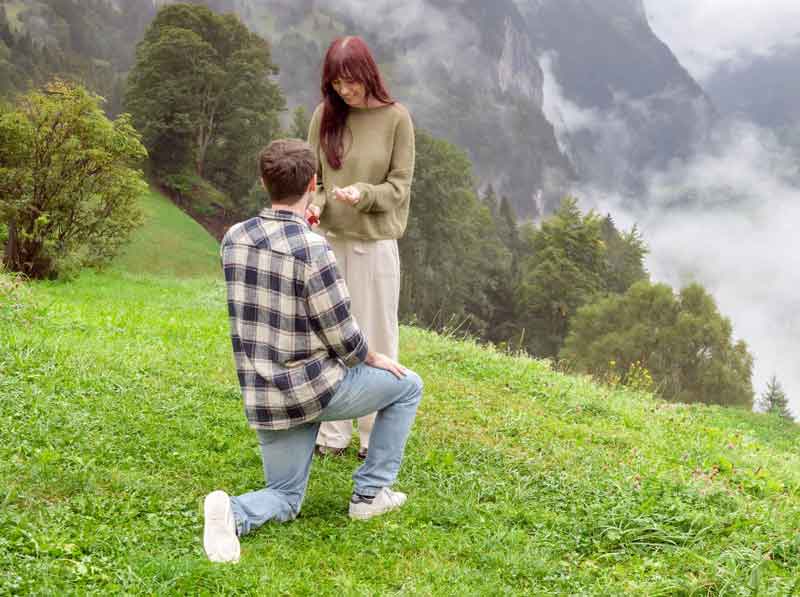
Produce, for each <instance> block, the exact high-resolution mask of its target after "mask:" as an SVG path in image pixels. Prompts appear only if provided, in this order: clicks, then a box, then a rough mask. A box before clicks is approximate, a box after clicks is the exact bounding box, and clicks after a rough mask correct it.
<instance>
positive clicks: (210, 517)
mask: <svg viewBox="0 0 800 597" xmlns="http://www.w3.org/2000/svg"><path fill="white" fill-rule="evenodd" d="M259 164H260V169H261V178H262V181H263V183H264V185H265V186H266V188H267V190H268V191H269V194H270V196H271V198H272V208H271V209H264V210H263V211H262V212H261V213H260V214H259V215H258V216H257V217H255V218H252V219H250V220H247V221H246V222H241V223H239V224H236V225H235V226H233V227H232V228H231V229H230V230H229V231H228V233H227V234H226V235H225V238H224V239H223V241H222V248H221V252H222V265H223V268H224V270H225V282H226V285H227V289H228V312H229V315H230V323H231V339H232V341H233V353H234V357H235V361H236V369H237V372H238V374H239V384H240V385H241V389H242V396H243V398H244V408H245V413H246V415H247V418H248V421H249V423H250V426H251V427H252V428H253V429H255V430H256V433H257V434H258V441H259V444H260V445H261V457H262V461H263V464H264V475H265V477H266V489H261V490H259V491H254V492H252V493H247V494H244V495H240V496H236V497H230V496H228V494H226V493H225V492H223V491H214V492H212V493H210V494H209V495H208V496H206V499H205V530H204V536H203V544H204V547H205V550H206V554H207V555H208V557H209V559H211V560H213V561H216V562H235V561H237V560H238V559H239V537H241V536H242V535H245V534H247V533H250V532H252V531H253V530H255V529H257V528H258V527H259V526H261V525H262V524H264V523H265V522H267V521H269V520H276V521H280V522H285V521H289V520H292V519H294V518H295V517H296V516H297V515H298V513H299V512H300V506H301V505H302V503H303V496H304V494H305V490H306V485H307V483H308V474H309V469H310V467H311V460H312V455H313V453H314V442H315V438H316V437H317V430H318V428H319V425H320V423H321V422H322V421H337V420H352V419H356V418H358V417H361V416H364V415H367V414H369V413H372V412H375V411H377V412H378V416H377V418H376V420H375V427H374V429H373V432H372V440H371V441H370V447H369V454H368V456H367V459H366V461H365V462H364V463H363V464H362V465H361V466H360V468H359V469H358V470H357V471H356V472H355V473H354V475H353V482H354V490H353V495H352V498H351V499H350V517H351V518H355V519H367V518H371V517H373V516H377V515H379V514H383V513H385V512H388V511H389V510H393V509H395V508H399V507H400V506H402V505H403V503H404V502H405V500H406V496H405V494H402V493H399V492H395V491H392V489H391V486H392V483H394V481H395V479H396V478H397V473H398V471H399V469H400V463H401V462H402V459H403V452H404V450H405V445H406V439H407V438H408V434H409V431H410V430H411V425H412V423H413V422H414V417H415V416H416V412H417V405H418V404H419V401H420V399H421V397H422V381H421V380H420V378H419V377H418V376H417V375H416V374H415V373H413V372H411V371H409V370H407V369H405V368H404V367H403V366H401V365H400V364H399V363H397V362H395V361H393V360H392V359H390V358H388V357H386V356H384V355H382V354H378V353H373V352H371V351H370V350H369V347H368V346H367V341H366V339H365V338H364V336H363V334H362V333H361V331H360V330H359V328H358V324H357V323H356V321H355V320H354V319H353V317H352V315H351V313H350V297H349V295H348V291H347V287H346V286H345V283H344V280H343V279H342V277H341V276H340V275H339V271H338V270H337V267H336V259H335V258H334V256H333V252H332V251H331V249H330V247H329V246H328V243H327V241H326V240H325V239H324V238H323V237H322V236H320V235H318V234H316V233H314V232H313V231H312V230H311V229H310V227H309V225H308V224H307V223H306V221H305V212H306V207H307V205H308V202H309V200H310V192H311V191H312V190H313V189H314V188H315V187H316V170H317V162H316V156H315V154H314V152H313V151H312V149H311V147H310V146H309V145H308V144H307V143H305V142H304V141H300V140H294V139H288V140H287V139H284V140H279V141H274V142H273V143H272V144H270V145H269V147H267V148H266V149H265V150H264V151H263V152H262V153H261V155H260V157H259Z"/></svg>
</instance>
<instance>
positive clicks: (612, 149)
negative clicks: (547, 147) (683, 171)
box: [518, 0, 715, 189]
mask: <svg viewBox="0 0 800 597" xmlns="http://www.w3.org/2000/svg"><path fill="white" fill-rule="evenodd" d="M518 5H519V7H520V10H521V12H522V13H523V14H524V16H525V20H526V23H527V28H528V32H529V35H530V37H531V39H532V43H533V45H534V46H535V48H536V51H537V52H538V53H539V54H540V55H545V56H547V58H548V61H547V65H548V66H549V67H550V69H549V72H548V73H547V74H548V76H549V77H551V79H552V80H551V81H550V82H551V83H552V85H549V86H548V87H550V88H552V86H553V85H554V86H555V87H556V88H557V89H558V90H559V91H560V97H558V98H557V100H558V103H560V104H561V105H555V106H552V107H553V108H554V110H548V116H549V117H550V118H551V120H553V122H554V124H556V128H557V129H558V132H559V139H560V141H561V143H562V147H563V148H564V150H565V151H567V152H568V153H569V154H570V156H572V159H573V162H574V164H575V166H576V168H577V170H578V173H579V175H580V177H581V178H582V179H585V180H589V181H590V182H593V183H595V184H600V185H604V186H608V187H612V188H617V189H620V188H623V189H624V188H628V189H635V188H636V187H637V184H638V183H639V182H640V180H639V177H640V176H641V173H642V172H643V171H646V170H647V169H649V168H660V167H663V166H665V165H666V164H667V163H668V162H669V161H670V160H672V159H675V158H681V157H686V156H689V155H690V154H691V153H692V151H693V149H694V148H695V147H696V145H697V144H698V143H700V142H701V141H702V140H703V139H704V138H705V137H706V135H707V134H708V132H709V130H710V127H711V123H712V122H713V120H714V118H715V111H714V107H713V105H712V104H711V101H710V100H709V99H708V98H707V97H706V95H705V94H704V92H703V90H702V89H701V88H700V86H699V85H698V84H697V83H696V82H695V81H694V80H693V79H692V78H691V76H690V75H689V74H688V72H686V70H685V69H684V68H683V67H682V66H681V65H680V64H679V63H678V61H677V59H676V58H675V56H674V55H673V54H672V52H671V51H670V49H669V48H668V47H667V46H666V45H665V44H664V43H663V42H661V41H660V40H659V39H658V38H657V37H656V35H655V34H654V33H653V31H652V29H651V28H650V25H649V23H648V22H647V17H646V13H645V11H644V6H643V3H642V1H641V0H607V1H604V2H602V3H598V2H592V1H591V0H518ZM564 104H566V105H564Z"/></svg>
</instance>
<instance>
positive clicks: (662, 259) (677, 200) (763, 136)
mask: <svg viewBox="0 0 800 597" xmlns="http://www.w3.org/2000/svg"><path fill="white" fill-rule="evenodd" d="M648 179H649V186H648V190H647V193H646V195H645V197H644V198H637V199H636V200H633V199H631V198H629V197H624V196H621V195H618V194H614V193H608V192H603V191H601V190H598V189H586V190H583V191H581V192H580V193H579V195H580V196H581V198H582V200H583V201H584V203H585V205H586V206H587V207H594V208H596V209H598V210H600V211H602V212H610V213H611V214H612V215H613V216H614V217H615V218H616V220H617V222H618V223H620V224H622V225H624V226H630V225H632V224H633V223H637V224H638V225H639V226H640V228H641V230H642V232H643V234H644V237H645V240H646V241H647V243H648V245H649V247H650V249H651V254H650V256H649V260H648V267H649V270H650V272H651V273H652V277H653V278H654V279H655V280H657V281H660V282H666V283H668V284H671V285H672V286H674V287H675V288H680V287H683V286H685V285H686V284H687V283H690V282H693V281H697V282H700V283H701V284H703V285H704V286H705V287H706V288H707V289H708V290H709V291H710V292H711V293H712V294H713V295H714V297H715V298H716V300H717V303H718V305H719V308H720V310H721V312H722V313H723V314H724V315H726V316H727V317H729V318H730V319H731V321H732V322H733V326H734V333H735V335H736V337H737V338H742V339H744V340H745V341H746V342H747V343H748V345H749V346H750V349H751V352H752V353H753V354H754V356H755V359H756V362H755V371H754V378H753V382H754V386H755V389H756V393H757V394H760V393H762V391H763V390H764V388H765V387H766V383H767V380H768V379H769V378H770V377H771V376H772V375H773V374H775V375H777V377H778V380H779V381H780V382H781V383H782V384H783V386H784V389H785V390H786V392H787V395H788V396H789V399H790V402H791V405H792V408H793V411H794V412H795V413H796V414H798V415H800V367H798V366H797V363H798V347H800V235H799V234H798V233H797V222H800V187H799V186H798V184H797V182H798V176H797V167H796V159H795V158H793V156H792V154H791V153H790V152H789V151H788V150H787V149H785V148H784V147H782V146H781V145H780V143H779V142H778V141H777V139H776V138H775V137H774V136H773V135H772V134H771V133H769V132H766V131H764V130H761V129H758V128H757V127H755V126H753V125H750V124H743V123H734V124H729V125H728V126H726V127H725V128H724V130H721V131H718V132H717V133H716V134H715V136H714V139H713V140H712V142H711V144H710V146H709V147H708V148H707V149H706V151H704V152H702V153H701V154H699V155H698V156H697V157H696V158H694V159H693V160H691V161H689V162H688V163H682V164H677V163H676V164H675V165H674V166H673V167H672V168H670V169H668V170H666V171H663V172H653V173H652V174H651V176H649V177H648Z"/></svg>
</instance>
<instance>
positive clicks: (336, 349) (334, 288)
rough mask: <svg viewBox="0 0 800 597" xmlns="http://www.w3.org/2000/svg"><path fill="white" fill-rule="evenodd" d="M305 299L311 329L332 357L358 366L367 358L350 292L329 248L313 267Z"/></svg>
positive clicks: (365, 343) (364, 342)
mask: <svg viewBox="0 0 800 597" xmlns="http://www.w3.org/2000/svg"><path fill="white" fill-rule="evenodd" d="M309 269H310V275H309V277H308V279H307V280H306V285H305V287H306V301H307V305H308V316H309V322H310V323H311V328H312V329H313V330H314V331H315V332H316V333H317V335H319V337H320V339H322V341H323V342H324V343H325V346H327V347H328V350H329V351H330V353H331V356H336V357H338V358H340V359H341V360H342V361H343V362H344V363H345V365H347V366H348V367H355V366H356V365H358V364H359V363H362V362H364V360H365V359H366V358H367V342H366V340H365V338H364V335H363V334H362V333H361V330H359V328H358V325H357V324H356V322H355V320H354V319H353V316H352V313H351V311H350V294H349V293H348V291H347V286H346V285H345V282H344V279H343V278H342V276H341V274H340V273H339V268H338V267H337V266H336V259H335V258H334V256H333V252H332V251H331V249H330V247H327V250H325V251H324V252H322V253H321V254H320V255H319V257H318V258H317V259H316V260H314V262H313V263H312V264H311V266H310V268H309Z"/></svg>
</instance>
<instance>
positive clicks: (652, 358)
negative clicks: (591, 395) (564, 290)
mask: <svg viewBox="0 0 800 597" xmlns="http://www.w3.org/2000/svg"><path fill="white" fill-rule="evenodd" d="M732 335H733V331H732V326H731V322H730V320H728V319H727V318H725V317H723V316H722V315H721V314H720V313H719V311H718V309H717V306H716V303H715V302H714V299H713V298H712V297H711V296H710V295H709V294H708V293H707V292H706V291H705V289H704V288H703V287H702V286H700V285H698V284H692V285H690V286H687V287H686V288H684V289H683V290H682V291H681V292H680V294H678V295H676V294H675V293H674V292H673V290H672V288H670V287H669V286H667V285H665V284H651V283H650V282H648V281H640V282H637V283H636V284H634V285H633V286H632V287H631V288H630V289H629V290H628V291H627V292H626V293H625V294H624V295H611V296H608V297H606V298H604V299H601V300H599V301H597V302H593V303H592V304H589V305H585V306H583V307H581V308H580V309H579V310H578V313H577V314H576V316H575V317H574V319H573V321H572V323H571V326H570V333H569V336H568V337H567V340H566V343H565V345H564V348H563V350H562V351H561V353H560V357H561V358H562V359H563V360H564V361H565V362H566V363H567V364H568V365H569V366H570V367H572V368H574V369H575V370H577V371H583V372H586V373H590V374H594V375H598V376H601V377H605V376H608V375H609V374H613V375H614V376H615V377H618V378H620V379H622V380H623V382H624V381H625V380H626V376H627V375H628V374H629V373H630V372H631V371H632V370H636V369H640V368H644V369H646V370H647V371H649V373H650V375H651V376H652V378H653V381H654V382H655V384H656V386H657V387H658V389H659V392H660V394H661V395H662V396H664V397H665V398H667V399H669V400H674V401H678V402H705V403H715V404H724V405H732V406H742V407H746V408H750V407H751V406H752V403H753V386H752V369H753V357H752V356H751V355H750V353H749V352H748V350H747V345H746V344H745V343H744V342H743V341H738V342H735V343H734V341H733V339H732Z"/></svg>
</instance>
